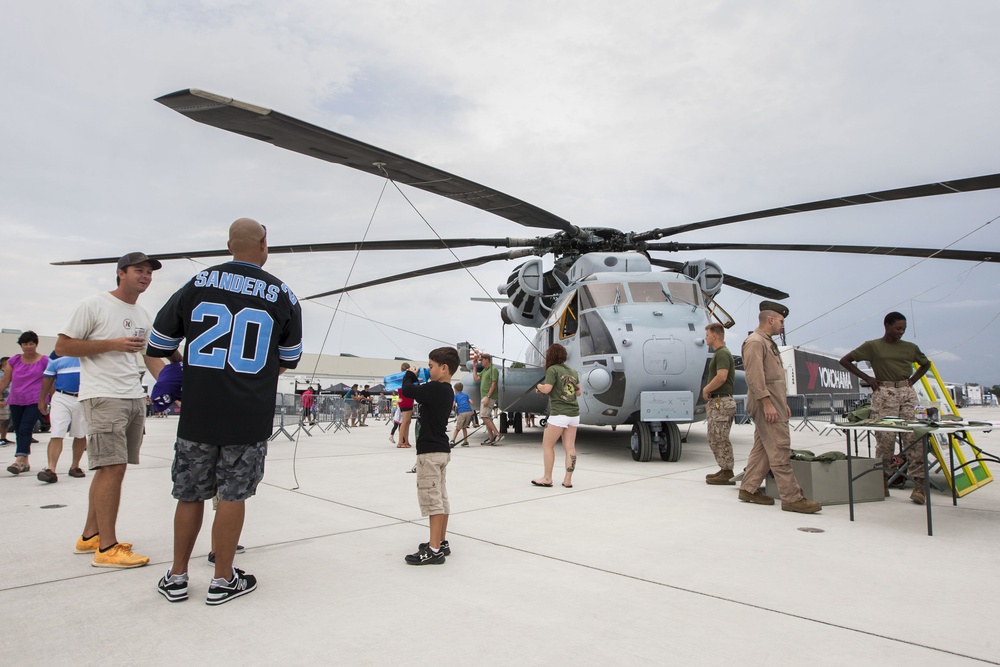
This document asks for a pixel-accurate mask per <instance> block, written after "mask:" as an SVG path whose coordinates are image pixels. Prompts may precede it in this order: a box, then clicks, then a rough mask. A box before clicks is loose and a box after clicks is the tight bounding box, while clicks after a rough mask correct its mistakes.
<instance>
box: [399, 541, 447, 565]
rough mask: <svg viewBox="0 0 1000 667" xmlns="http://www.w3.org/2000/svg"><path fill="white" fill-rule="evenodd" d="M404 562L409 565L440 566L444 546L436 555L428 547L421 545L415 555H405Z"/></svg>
mask: <svg viewBox="0 0 1000 667" xmlns="http://www.w3.org/2000/svg"><path fill="white" fill-rule="evenodd" d="M406 562H407V563H408V564H410V565H441V564H442V563H444V545H441V550H440V551H438V552H437V553H434V552H433V551H431V548H430V546H428V545H426V544H421V545H420V548H419V549H418V550H417V553H415V554H407V556H406Z"/></svg>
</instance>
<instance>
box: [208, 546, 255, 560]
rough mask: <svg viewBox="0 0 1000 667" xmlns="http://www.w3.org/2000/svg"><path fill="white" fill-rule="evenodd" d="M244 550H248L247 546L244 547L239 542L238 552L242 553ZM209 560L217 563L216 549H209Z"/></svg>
mask: <svg viewBox="0 0 1000 667" xmlns="http://www.w3.org/2000/svg"><path fill="white" fill-rule="evenodd" d="M244 551H246V547H244V546H243V545H242V544H237V545H236V553H238V554H241V553H243V552H244ZM208 562H209V563H211V564H212V565H215V552H214V551H209V552H208Z"/></svg>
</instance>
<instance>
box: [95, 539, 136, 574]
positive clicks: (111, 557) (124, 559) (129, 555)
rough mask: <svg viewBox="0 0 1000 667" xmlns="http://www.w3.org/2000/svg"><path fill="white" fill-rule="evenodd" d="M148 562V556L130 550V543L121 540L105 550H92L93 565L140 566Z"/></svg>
mask: <svg viewBox="0 0 1000 667" xmlns="http://www.w3.org/2000/svg"><path fill="white" fill-rule="evenodd" d="M148 563H149V558H147V557H146V556H140V555H139V554H137V553H135V552H133V551H132V548H131V545H126V544H123V543H121V542H119V543H118V544H116V545H115V546H113V547H111V548H110V549H108V550H107V551H104V552H102V551H101V550H99V549H98V550H97V551H95V552H94V562H93V563H91V565H93V566H94V567H117V568H129V567H142V566H143V565H146V564H148Z"/></svg>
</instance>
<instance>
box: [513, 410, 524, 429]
mask: <svg viewBox="0 0 1000 667" xmlns="http://www.w3.org/2000/svg"><path fill="white" fill-rule="evenodd" d="M523 432H524V416H523V415H522V414H521V413H520V412H515V413H514V433H523Z"/></svg>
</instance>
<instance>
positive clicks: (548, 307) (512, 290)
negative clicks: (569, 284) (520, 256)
mask: <svg viewBox="0 0 1000 667" xmlns="http://www.w3.org/2000/svg"><path fill="white" fill-rule="evenodd" d="M549 282H553V278H552V272H551V271H550V272H548V273H547V274H546V272H545V271H544V270H543V268H542V259H541V258H540V257H535V258H532V259H529V260H528V261H527V262H525V263H524V264H521V265H520V266H518V267H517V268H516V269H514V271H513V272H512V273H511V274H510V277H508V278H507V284H506V285H501V286H500V287H499V288H497V291H498V292H499V293H500V294H506V295H507V297H508V299H509V302H508V303H507V305H506V306H504V308H503V309H502V310H501V311H500V317H501V319H503V321H504V324H519V325H521V326H526V327H534V328H536V329H537V328H538V327H540V326H542V324H543V323H544V322H545V319H546V318H547V317H548V316H549V313H550V312H551V311H552V306H553V304H554V303H555V299H556V296H557V295H558V294H559V292H558V291H554V292H551V293H549V292H550V290H548V289H546V288H547V287H548V284H547V283H549Z"/></svg>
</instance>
